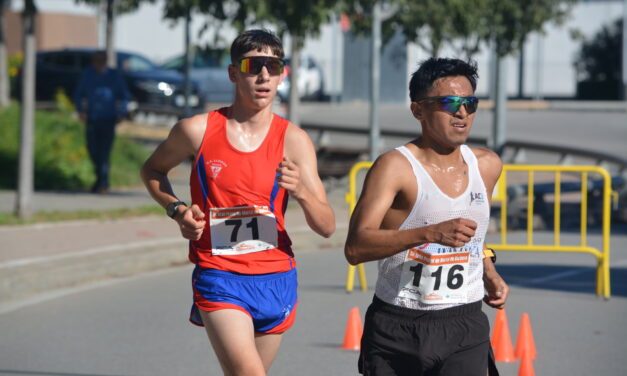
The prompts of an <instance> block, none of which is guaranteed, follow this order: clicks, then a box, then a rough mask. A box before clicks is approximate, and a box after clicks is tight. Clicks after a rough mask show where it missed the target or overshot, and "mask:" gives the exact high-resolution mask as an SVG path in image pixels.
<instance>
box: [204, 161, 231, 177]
mask: <svg viewBox="0 0 627 376" xmlns="http://www.w3.org/2000/svg"><path fill="white" fill-rule="evenodd" d="M205 164H206V165H207V166H208V167H209V175H211V178H212V179H216V178H217V177H218V175H219V174H220V171H222V169H223V168H225V167H226V166H227V164H226V163H225V162H224V161H223V160H220V159H213V160H210V161H208V162H206V163H205Z"/></svg>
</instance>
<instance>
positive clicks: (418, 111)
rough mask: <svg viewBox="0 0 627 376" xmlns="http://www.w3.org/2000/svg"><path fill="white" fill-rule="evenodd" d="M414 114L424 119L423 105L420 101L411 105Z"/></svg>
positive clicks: (419, 118)
mask: <svg viewBox="0 0 627 376" xmlns="http://www.w3.org/2000/svg"><path fill="white" fill-rule="evenodd" d="M409 108H410V109H411V113H412V115H414V117H415V118H416V119H418V120H421V119H422V106H421V105H420V103H418V102H411V104H410V105H409Z"/></svg>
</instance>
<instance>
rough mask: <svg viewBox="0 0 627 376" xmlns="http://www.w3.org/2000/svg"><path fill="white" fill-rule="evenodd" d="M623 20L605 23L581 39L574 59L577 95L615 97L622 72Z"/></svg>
mask: <svg viewBox="0 0 627 376" xmlns="http://www.w3.org/2000/svg"><path fill="white" fill-rule="evenodd" d="M623 22H624V21H623V19H618V20H616V21H614V22H612V23H611V24H609V25H605V26H603V27H602V28H601V30H599V31H598V32H597V33H596V34H595V35H594V36H593V37H592V38H591V39H590V40H587V41H584V42H583V44H582V45H581V49H580V50H579V53H578V54H577V58H576V59H575V69H576V70H577V81H578V83H577V96H578V97H580V98H586V99H618V98H619V97H620V89H621V85H622V84H621V81H622V72H621V59H622V56H621V52H622V43H623Z"/></svg>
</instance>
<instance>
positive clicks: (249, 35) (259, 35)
mask: <svg viewBox="0 0 627 376" xmlns="http://www.w3.org/2000/svg"><path fill="white" fill-rule="evenodd" d="M266 48H269V49H270V51H272V53H273V54H274V55H275V56H276V57H278V58H281V59H283V57H284V56H285V52H283V44H282V43H281V40H280V39H279V37H277V36H276V35H275V34H274V33H273V32H271V31H269V30H265V29H253V30H246V31H244V32H243V33H241V34H240V35H238V36H237V38H235V40H234V41H233V43H232V44H231V62H232V63H233V64H237V63H238V62H239V60H240V59H241V58H242V56H244V54H245V53H246V52H249V51H253V50H257V51H263V50H264V49H266Z"/></svg>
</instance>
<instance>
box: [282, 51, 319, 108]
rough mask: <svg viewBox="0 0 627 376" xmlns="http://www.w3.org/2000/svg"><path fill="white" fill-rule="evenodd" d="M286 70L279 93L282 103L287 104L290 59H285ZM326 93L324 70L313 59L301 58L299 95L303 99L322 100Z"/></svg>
mask: <svg viewBox="0 0 627 376" xmlns="http://www.w3.org/2000/svg"><path fill="white" fill-rule="evenodd" d="M285 63H286V69H285V71H284V72H283V75H284V77H283V82H281V84H280V85H279V87H278V89H277V92H278V95H279V98H281V101H282V102H287V101H288V99H289V96H290V78H289V72H290V59H289V58H286V59H285ZM323 91H324V80H323V76H322V70H321V69H320V67H319V66H318V64H316V61H315V60H314V59H313V57H311V56H308V55H303V56H301V59H300V67H299V69H298V93H299V94H300V97H301V99H307V100H321V99H322V97H323Z"/></svg>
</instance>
